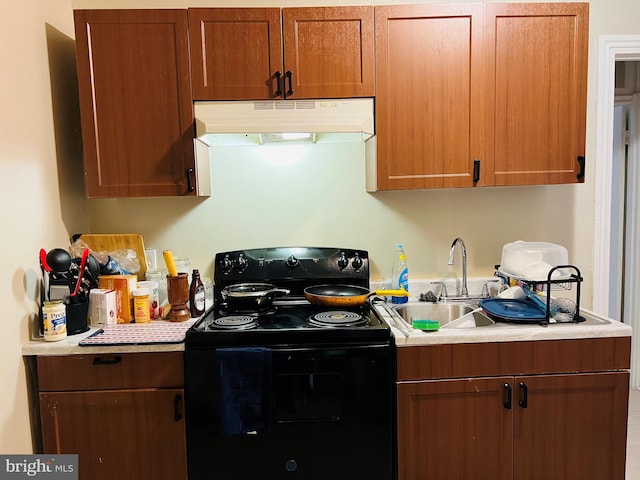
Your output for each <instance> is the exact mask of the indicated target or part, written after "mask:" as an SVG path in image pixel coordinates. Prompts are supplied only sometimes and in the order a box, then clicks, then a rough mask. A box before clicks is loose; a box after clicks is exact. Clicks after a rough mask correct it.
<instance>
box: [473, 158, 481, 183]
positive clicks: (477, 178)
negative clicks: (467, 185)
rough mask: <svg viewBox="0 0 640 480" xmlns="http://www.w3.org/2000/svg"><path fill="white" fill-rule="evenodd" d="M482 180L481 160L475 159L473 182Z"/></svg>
mask: <svg viewBox="0 0 640 480" xmlns="http://www.w3.org/2000/svg"><path fill="white" fill-rule="evenodd" d="M479 181H480V160H474V161H473V183H474V184H476V183H478V182H479Z"/></svg>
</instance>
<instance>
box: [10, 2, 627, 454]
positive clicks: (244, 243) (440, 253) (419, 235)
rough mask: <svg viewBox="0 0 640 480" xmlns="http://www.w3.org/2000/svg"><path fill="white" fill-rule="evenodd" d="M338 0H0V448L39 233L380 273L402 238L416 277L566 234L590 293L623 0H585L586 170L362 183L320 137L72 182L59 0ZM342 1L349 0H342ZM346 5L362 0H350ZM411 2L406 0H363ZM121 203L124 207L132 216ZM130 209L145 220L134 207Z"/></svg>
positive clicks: (13, 422)
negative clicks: (329, 250)
mask: <svg viewBox="0 0 640 480" xmlns="http://www.w3.org/2000/svg"><path fill="white" fill-rule="evenodd" d="M341 3H342V2H339V1H336V0H330V1H329V0H324V1H322V2H317V1H302V0H301V1H297V2H285V1H282V2H276V3H274V2H273V1H266V0H253V1H247V2H244V3H242V4H238V3H237V2H232V1H227V2H221V1H218V0H208V1H191V2H188V1H184V0H182V1H162V0H153V1H152V0H43V1H36V0H23V1H22V2H3V3H2V6H0V12H1V13H2V14H3V15H2V18H3V19H6V20H4V24H3V28H2V29H1V30H0V45H2V47H1V49H0V55H1V56H0V61H1V63H2V65H3V66H4V67H5V68H4V71H3V75H2V76H0V96H1V97H0V100H1V103H0V105H2V110H1V113H0V122H1V123H0V140H1V141H0V168H1V170H0V172H1V174H2V177H1V178H2V180H3V185H2V189H1V190H0V191H1V193H0V196H1V199H2V201H1V205H2V208H1V209H0V210H1V213H0V215H1V219H2V225H3V232H4V235H3V236H2V239H1V240H0V244H1V246H2V250H3V253H2V260H3V271H4V272H5V273H4V274H3V275H2V280H1V281H2V283H1V284H0V304H2V305H3V307H4V308H3V314H4V317H5V321H4V325H3V335H2V336H0V382H1V384H2V385H3V389H2V393H0V453H25V452H29V451H31V438H30V430H29V428H30V427H29V415H28V396H27V389H26V381H25V372H24V368H23V366H22V359H21V357H20V345H21V343H22V342H24V341H26V340H27V339H28V335H29V328H30V324H31V322H32V319H33V315H34V310H35V308H36V297H37V288H36V285H37V282H38V279H39V277H40V272H39V266H38V261H37V254H38V250H39V248H41V247H44V248H45V249H50V248H53V247H56V246H65V245H66V243H67V238H68V237H69V235H70V234H72V233H75V232H81V231H91V232H94V233H103V232H110V233H118V232H138V233H141V234H143V235H144V238H145V241H146V244H147V245H148V246H150V247H155V248H157V249H158V250H161V249H164V248H171V249H172V250H174V252H175V253H176V255H180V256H188V257H190V258H191V262H192V265H194V266H198V267H200V268H202V269H203V270H204V271H205V272H206V273H208V274H209V275H210V274H211V259H212V257H213V254H214V253H215V252H216V251H220V250H226V249H229V248H236V247H254V246H265V245H268V246H273V245H279V244H282V245H285V244H305V245H311V244H314V245H344V246H355V247H359V248H366V249H368V250H369V251H370V253H371V256H372V260H373V277H374V279H383V278H385V277H387V276H388V275H389V270H390V268H391V260H392V256H393V250H394V245H395V243H396V242H402V243H404V244H405V247H406V250H407V253H408V255H409V261H410V274H411V275H412V276H414V277H434V276H453V275H459V266H455V267H448V266H447V264H446V261H447V256H448V250H449V245H450V243H451V241H452V240H453V238H455V237H457V236H461V237H463V238H464V240H465V242H466V244H467V247H468V250H469V274H470V275H477V276H480V275H482V276H484V275H491V274H492V269H493V265H494V264H495V263H497V262H499V260H500V252H501V248H502V245H503V244H504V243H506V242H510V241H513V240H516V239H524V240H546V241H552V242H556V243H560V244H562V245H565V246H566V247H567V248H568V249H569V251H570V261H572V262H574V263H576V264H577V265H578V266H579V267H580V268H581V269H582V272H583V275H584V276H585V280H586V281H585V288H584V289H583V292H584V294H583V302H584V305H585V306H589V304H590V302H591V297H592V295H591V291H590V289H589V288H588V286H589V285H590V282H589V280H590V274H591V271H592V263H593V262H592V249H593V221H594V168H593V166H592V165H590V164H589V160H590V159H593V157H594V155H595V153H594V149H595V147H594V144H595V134H596V132H595V114H596V112H595V105H596V101H595V93H594V92H595V85H596V82H597V76H596V68H595V66H596V65H597V58H596V57H597V37H598V35H600V34H617V33H628V34H631V33H640V25H639V24H638V22H637V20H636V19H637V18H639V17H640V3H639V2H637V1H636V0H593V1H592V2H591V27H590V30H591V34H590V35H591V37H590V38H591V39H590V62H589V65H590V73H589V97H588V102H589V105H588V121H587V139H588V140H587V142H588V143H587V171H586V183H585V184H583V185H571V186H548V187H499V188H485V189H477V190H471V189H468V190H439V191H424V192H384V193H376V194H368V193H365V191H364V161H363V158H362V152H361V148H362V147H361V146H352V147H348V148H345V149H343V150H341V151H335V150H332V149H330V148H328V147H320V148H318V149H317V150H315V151H314V152H313V153H309V152H307V153H306V154H304V155H305V158H300V159H298V161H297V162H295V163H293V162H292V164H290V165H288V166H287V167H286V168H285V167H284V166H278V165H273V164H272V163H271V162H272V160H269V159H267V158H264V154H263V153H258V152H257V151H256V150H255V149H253V150H252V149H247V151H245V152H242V154H241V155H238V154H237V153H236V152H230V151H223V152H221V153H220V157H219V158H218V159H217V160H216V161H215V162H214V168H213V174H214V184H213V185H214V194H213V196H212V197H210V198H207V199H193V198H178V199H137V200H131V199H127V200H92V201H87V200H85V198H84V195H83V193H82V190H81V185H82V176H81V175H79V172H80V169H81V167H80V165H81V162H80V141H79V119H78V111H77V93H76V86H75V76H74V72H73V68H74V65H73V42H72V41H71V37H73V18H72V8H100V7H105V8H118V7H126V8H131V7H136V8H152V7H163V8H168V7H185V6H188V5H192V6H238V5H246V6H249V5H251V6H264V5H275V4H278V5H281V6H292V5H313V4H316V5H317V4H324V5H331V4H333V5H338V4H341ZM345 3H346V2H345ZM348 3H350V4H369V3H372V2H368V1H359V2H358V1H353V2H348ZM375 3H387V4H389V3H416V2H399V1H387V2H375ZM134 212H135V213H136V215H135V216H134V215H133V214H134ZM140 218H142V219H140Z"/></svg>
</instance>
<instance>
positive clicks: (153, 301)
mask: <svg viewBox="0 0 640 480" xmlns="http://www.w3.org/2000/svg"><path fill="white" fill-rule="evenodd" d="M138 288H147V289H149V316H150V317H151V320H156V319H158V318H160V294H159V290H158V289H159V285H158V282H156V281H155V280H144V281H142V282H138Z"/></svg>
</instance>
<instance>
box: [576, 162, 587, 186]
mask: <svg viewBox="0 0 640 480" xmlns="http://www.w3.org/2000/svg"><path fill="white" fill-rule="evenodd" d="M584 164H585V158H584V157H583V156H579V157H578V165H579V166H580V171H579V172H578V175H576V176H577V177H578V180H579V181H581V182H584Z"/></svg>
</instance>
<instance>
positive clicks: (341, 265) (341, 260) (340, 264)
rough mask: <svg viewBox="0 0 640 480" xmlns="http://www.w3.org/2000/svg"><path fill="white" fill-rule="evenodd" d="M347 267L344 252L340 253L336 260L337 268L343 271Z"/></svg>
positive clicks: (347, 263)
mask: <svg viewBox="0 0 640 480" xmlns="http://www.w3.org/2000/svg"><path fill="white" fill-rule="evenodd" d="M348 265H349V259H348V258H347V256H346V255H345V253H344V252H340V258H338V268H339V269H340V270H344V269H345V268H347V266H348Z"/></svg>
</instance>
